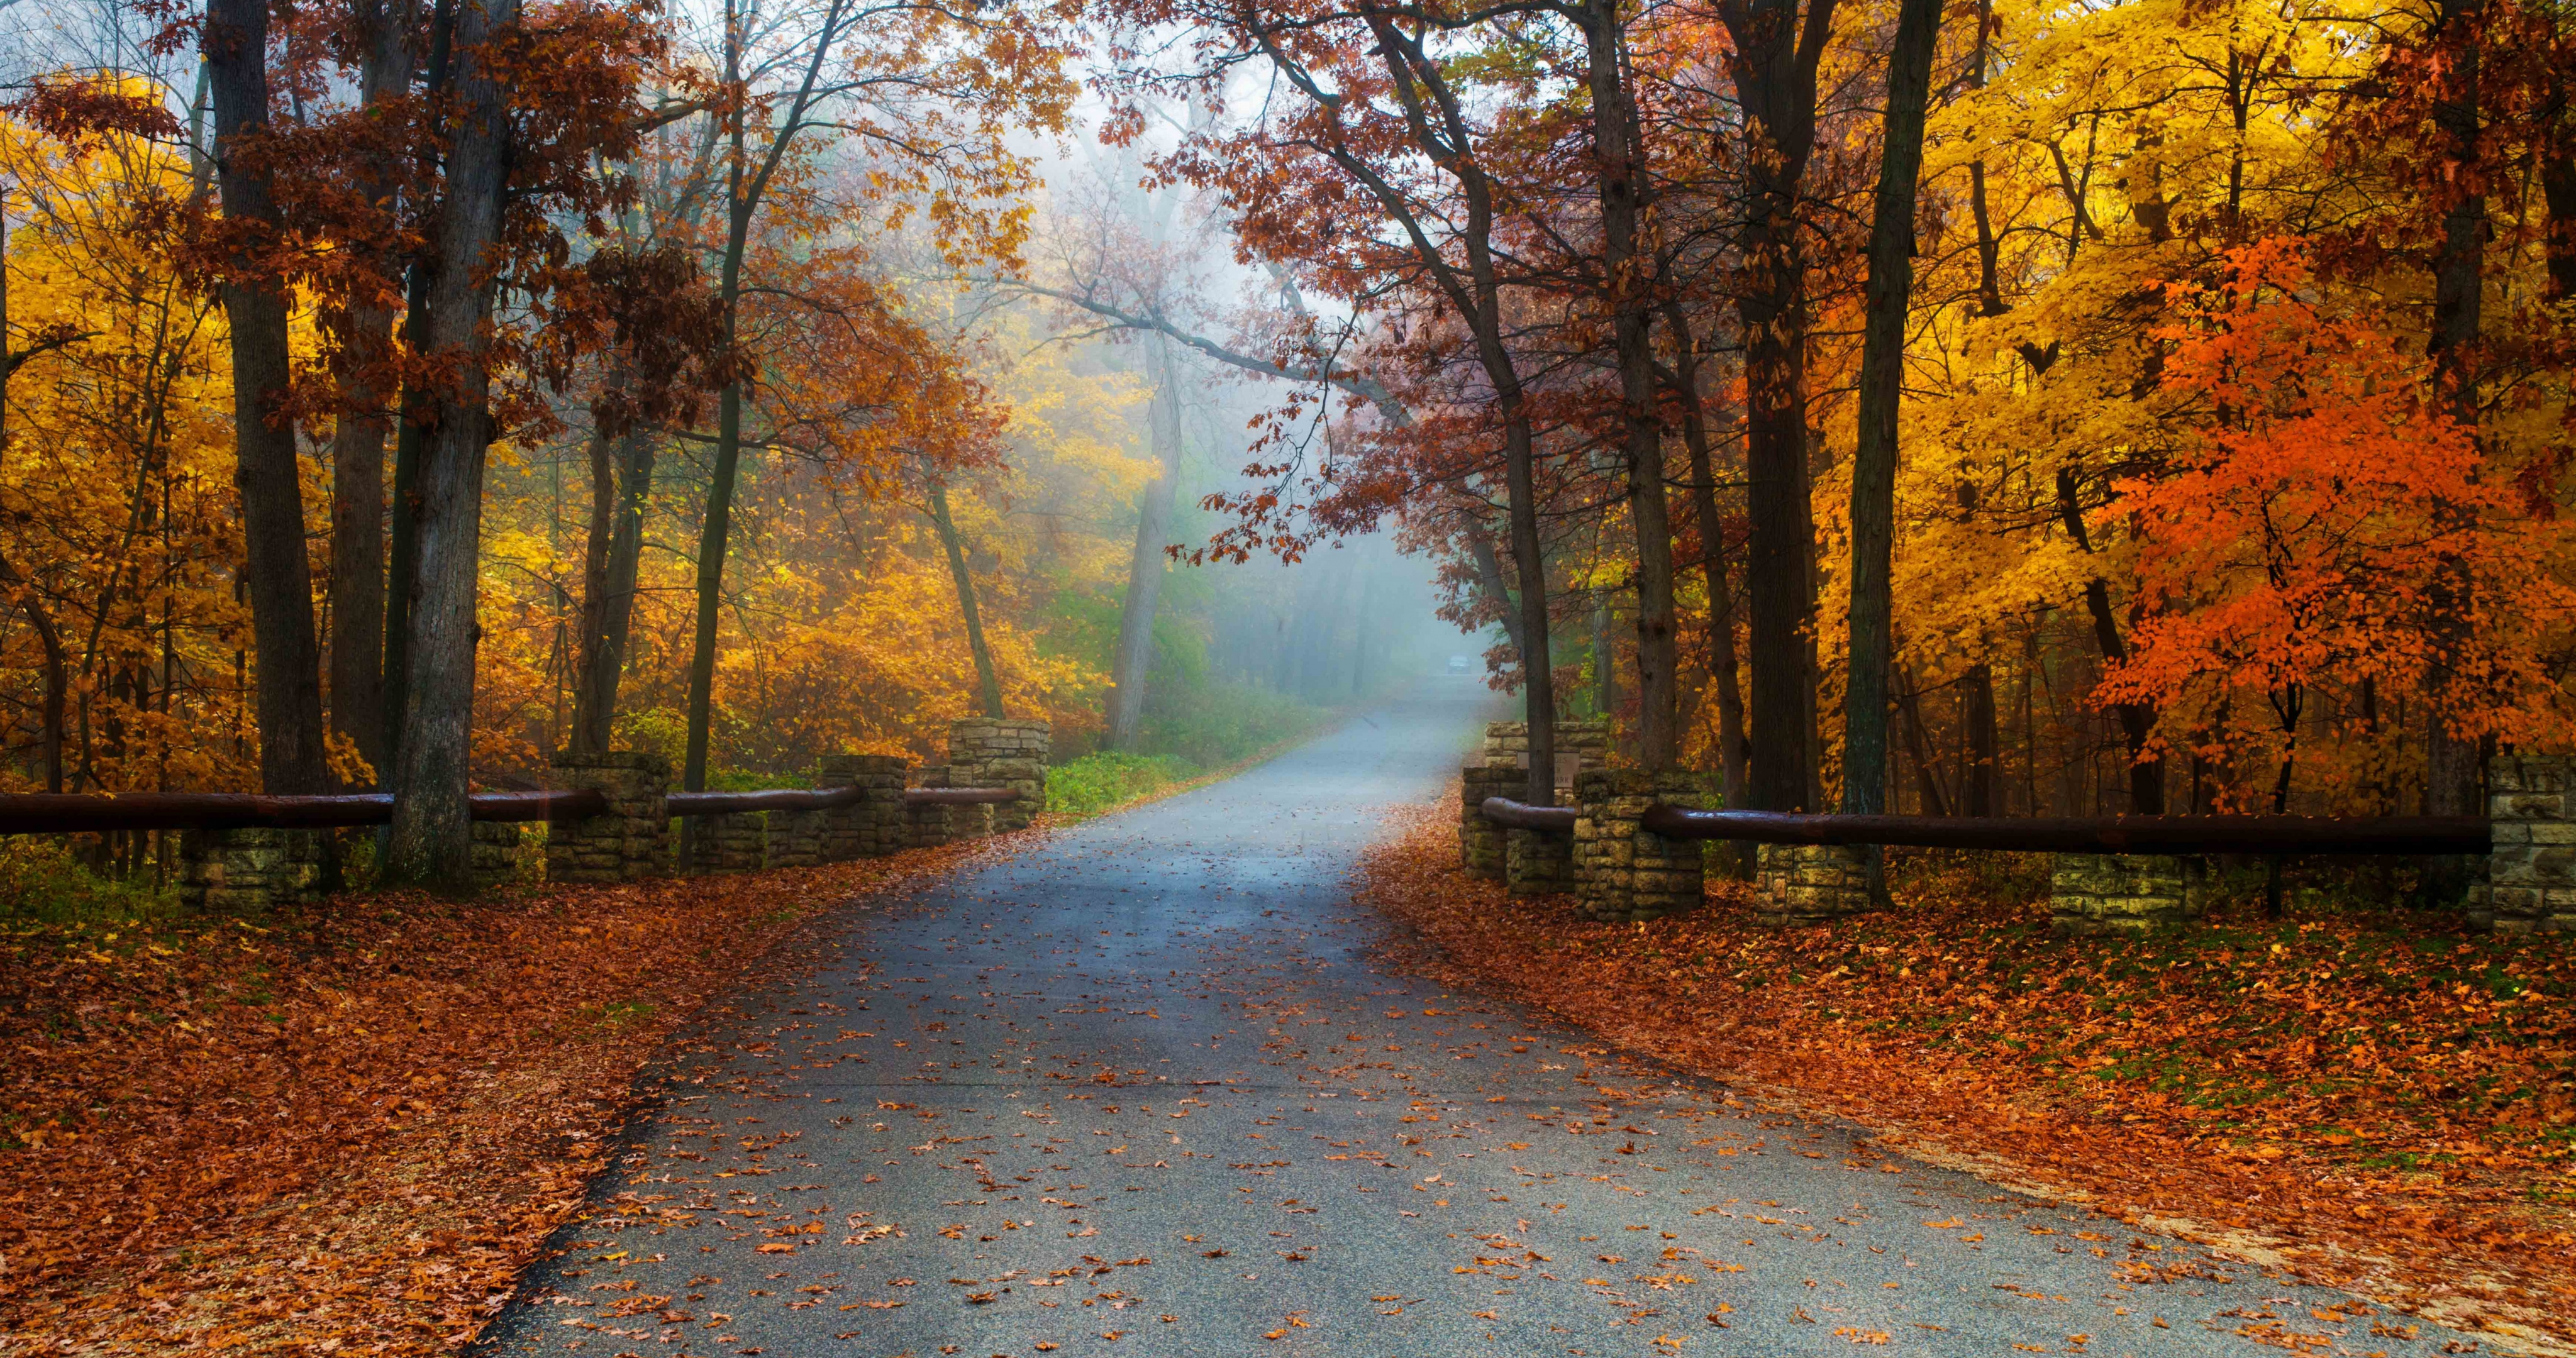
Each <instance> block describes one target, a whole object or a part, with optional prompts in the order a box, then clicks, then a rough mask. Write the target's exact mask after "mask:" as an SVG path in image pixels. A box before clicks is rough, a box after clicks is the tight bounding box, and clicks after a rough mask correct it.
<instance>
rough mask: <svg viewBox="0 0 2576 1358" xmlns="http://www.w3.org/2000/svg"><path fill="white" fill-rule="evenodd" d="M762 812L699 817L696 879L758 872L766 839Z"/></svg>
mask: <svg viewBox="0 0 2576 1358" xmlns="http://www.w3.org/2000/svg"><path fill="white" fill-rule="evenodd" d="M767 814H768V813H767V812H764V811H727V812H724V813H723V814H721V815H714V816H700V817H698V818H697V821H698V841H697V848H696V854H697V861H696V863H695V864H694V871H695V873H696V875H698V876H701V877H705V876H709V875H712V874H716V873H727V872H758V871H760V852H761V847H762V844H763V841H765V840H766V839H767V838H768V837H769V832H768V827H767V826H766V825H765V824H763V821H762V818H763V817H764V816H766V815H767Z"/></svg>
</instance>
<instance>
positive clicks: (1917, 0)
mask: <svg viewBox="0 0 2576 1358" xmlns="http://www.w3.org/2000/svg"><path fill="white" fill-rule="evenodd" d="M1940 35H1941V4H1940V0H1904V4H1903V5H1902V7H1901V8H1900V9H1899V10H1898V11H1897V19H1896V39H1895V45H1894V47H1892V48H1891V49H1890V50H1889V52H1888V58H1887V117H1886V132H1885V134H1884V136H1883V137H1882V139H1881V144H1882V152H1881V159H1880V162H1879V172H1878V203H1877V211H1876V215H1875V216H1874V218H1873V219H1872V221H1871V223H1870V231H1869V284H1868V290H1867V300H1866V302H1865V304H1864V307H1865V310H1864V319H1863V322H1862V339H1861V359H1860V398H1859V410H1858V412H1857V415H1858V424H1859V438H1858V442H1857V444H1856V446H1855V447H1854V449H1853V452H1852V495H1851V544H1852V547H1851V550H1852V556H1851V654H1850V661H1849V669H1848V670H1847V671H1846V684H1845V688H1844V704H1843V796H1842V809H1843V813H1844V814H1845V815H1854V816H1874V815H1877V814H1879V813H1880V812H1883V811H1885V810H1886V809H1887V699H1888V667H1889V665H1891V664H1892V663H1894V658H1895V633H1894V610H1895V599H1894V594H1893V588H1894V586H1893V580H1892V577H1893V575H1894V564H1895V563H1894V555H1895V544H1896V462H1897V411H1898V405H1899V402H1900V401H1901V399H1902V393H1903V391H1904V386H1905V317H1906V308H1907V303H1908V302H1909V301H1910V300H1911V299H1912V297H1913V290H1914V200H1915V193H1916V189H1917V185H1918V181H1919V180H1920V178H1921V173H1922V168H1923V114H1924V106H1925V104H1926V103H1927V102H1929V99H1930V95H1931V86H1932V49H1933V46H1934V44H1935V42H1936V40H1937V39H1938V38H1939V37H1940Z"/></svg>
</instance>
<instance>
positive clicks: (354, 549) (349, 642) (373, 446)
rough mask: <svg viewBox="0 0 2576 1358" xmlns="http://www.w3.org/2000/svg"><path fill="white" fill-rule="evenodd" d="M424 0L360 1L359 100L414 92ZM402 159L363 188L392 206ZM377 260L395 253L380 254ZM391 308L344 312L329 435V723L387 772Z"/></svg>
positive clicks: (373, 169)
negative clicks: (417, 28)
mask: <svg viewBox="0 0 2576 1358" xmlns="http://www.w3.org/2000/svg"><path fill="white" fill-rule="evenodd" d="M417 15H418V9H417V7H416V6H415V5H414V4H412V3H409V0H405V2H404V3H400V4H396V5H393V6H387V5H385V4H382V3H380V0H357V3H355V4H353V5H352V6H351V19H352V24H351V27H352V28H353V29H355V30H356V35H357V38H358V41H359V44H360V48H361V51H360V58H359V68H358V105H359V108H360V110H361V112H362V113H363V112H364V111H367V110H376V109H381V108H382V107H383V106H384V105H385V103H386V102H388V101H389V100H392V99H395V98H398V97H400V96H402V95H404V94H407V93H409V92H410V88H411V73H412V55H411V39H412V33H411V29H412V25H413V22H414V20H415V18H416V17H417ZM397 174H398V170H397V167H396V166H395V165H393V164H391V163H389V162H371V163H369V165H368V166H367V169H366V175H365V179H364V182H363V183H362V184H361V185H360V190H361V191H362V192H363V193H365V194H366V195H367V197H368V199H369V201H371V202H372V203H373V204H375V205H376V207H377V208H378V209H379V210H381V209H384V208H386V207H388V206H390V205H391V203H392V200H393V197H394V193H395V191H396V186H397V182H398V181H397ZM374 263H375V264H376V266H377V267H379V268H390V267H392V266H393V264H394V261H393V260H391V259H387V258H383V257H381V256H377V257H375V259H374ZM393 323H394V314H393V310H392V308H390V307H387V306H384V305H382V304H381V303H379V302H377V301H375V300H373V299H370V298H361V299H359V300H357V301H355V302H353V303H352V304H351V305H350V306H349V307H348V309H347V311H346V312H345V313H344V314H343V315H342V316H341V317H340V318H339V330H340V371H341V392H340V415H339V425H338V428H336V429H334V430H333V431H332V435H331V725H332V727H333V729H335V730H337V731H339V732H340V734H341V735H343V736H345V737H347V738H348V739H349V741H350V743H352V744H354V745H356V746H357V747H358V753H359V754H360V755H361V756H363V757H364V758H365V759H366V761H367V763H368V764H369V765H370V766H371V767H373V768H374V769H375V770H376V777H377V779H378V781H382V780H383V778H384V771H385V739H384V733H385V683H384V659H385V656H384V642H385V436H386V433H387V431H388V429H389V427H390V423H391V422H390V421H389V420H388V419H387V418H386V413H385V395H386V393H385V392H384V391H383V389H382V384H383V382H384V374H385V371H386V369H385V360H386V359H387V358H388V357H389V350H390V344H389V340H390V338H391V334H392V330H393Z"/></svg>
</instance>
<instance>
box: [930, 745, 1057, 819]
mask: <svg viewBox="0 0 2576 1358" xmlns="http://www.w3.org/2000/svg"><path fill="white" fill-rule="evenodd" d="M1054 730H1055V728H1054V727H1053V726H1052V725H1051V724H1049V723H1047V722H1044V721H1038V720H1034V719H1026V718H1017V717H965V718H961V719H959V720H957V721H953V722H950V723H949V724H948V771H949V778H950V780H951V781H950V783H949V786H951V787H1007V788H1011V789H1013V790H1015V791H1017V792H1018V793H1019V794H1020V796H1019V800H1017V801H1010V802H999V803H995V804H993V805H990V806H986V807H982V808H975V807H963V808H955V809H957V810H962V811H967V812H971V813H973V814H971V815H969V816H952V817H950V819H951V821H952V822H967V823H971V824H969V825H967V826H965V827H964V828H980V829H981V832H982V833H990V834H1006V833H1009V832H1010V831H1013V830H1024V829H1026V828H1028V825H1029V822H1030V821H1032V820H1034V819H1036V817H1037V815H1038V813H1039V812H1041V811H1044V810H1045V809H1046V765H1047V759H1048V757H1049V753H1050V751H1051V748H1052V744H1053V740H1054ZM964 828H960V829H959V830H958V831H957V832H958V833H963V832H964Z"/></svg>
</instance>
